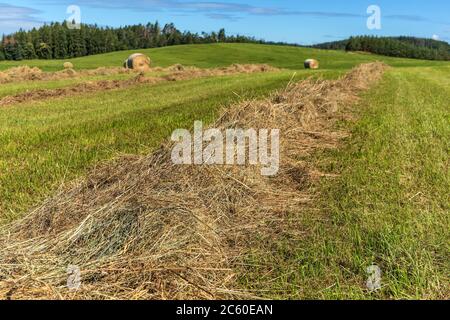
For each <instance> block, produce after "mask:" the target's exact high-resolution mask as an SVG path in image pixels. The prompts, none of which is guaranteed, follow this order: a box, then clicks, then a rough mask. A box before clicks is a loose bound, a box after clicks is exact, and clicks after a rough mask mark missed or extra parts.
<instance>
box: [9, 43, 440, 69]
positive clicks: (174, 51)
mask: <svg viewBox="0 0 450 320" xmlns="http://www.w3.org/2000/svg"><path fill="white" fill-rule="evenodd" d="M134 52H142V53H145V54H147V55H148V56H149V57H150V58H151V59H152V61H153V65H154V66H161V67H167V66H169V65H173V64H176V63H181V64H183V65H186V66H196V67H200V68H212V67H220V66H228V65H230V64H233V63H241V64H245V63H267V64H270V65H272V66H274V67H278V68H286V69H291V70H299V69H302V70H303V69H304V67H303V63H304V61H305V60H306V59H308V58H316V59H318V60H319V61H320V64H321V69H327V70H348V69H349V68H351V67H354V66H355V65H357V64H359V63H364V62H372V61H383V62H385V63H387V64H389V65H392V66H397V67H400V66H420V65H423V66H425V65H430V64H432V65H442V62H438V61H436V62H425V61H417V60H411V59H396V58H391V57H384V56H377V55H371V56H368V55H364V54H358V53H356V54H353V53H351V54H349V53H346V52H341V51H329V50H328V51H327V50H319V49H312V48H301V47H291V46H276V45H262V44H239V43H219V44H204V45H180V46H171V47H164V48H154V49H142V50H128V51H117V52H111V53H106V54H99V55H93V56H88V57H81V58H74V59H67V60H22V61H0V70H4V69H7V68H11V67H15V66H20V65H28V66H30V67H38V68H41V69H42V70H44V71H57V70H61V69H62V64H63V62H64V61H70V62H72V63H73V64H74V66H75V69H94V68H98V67H121V66H122V64H123V61H124V60H125V59H126V58H127V57H128V56H129V55H130V54H132V53H134Z"/></svg>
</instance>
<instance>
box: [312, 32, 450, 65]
mask: <svg viewBox="0 0 450 320" xmlns="http://www.w3.org/2000/svg"><path fill="white" fill-rule="evenodd" d="M313 47H314V48H318V49H330V50H346V51H362V52H370V53H374V54H380V55H384V56H392V57H400V58H413V59H425V60H450V45H449V44H448V43H447V42H444V41H437V40H433V39H425V38H416V37H375V36H357V37H351V38H350V39H348V40H342V41H334V42H327V43H322V44H318V45H315V46H313Z"/></svg>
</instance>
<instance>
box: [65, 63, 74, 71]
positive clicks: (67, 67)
mask: <svg viewBox="0 0 450 320" xmlns="http://www.w3.org/2000/svg"><path fill="white" fill-rule="evenodd" d="M63 66H64V69H73V64H72V63H71V62H64V64H63Z"/></svg>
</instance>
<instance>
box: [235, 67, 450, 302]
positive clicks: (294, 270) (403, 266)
mask: <svg viewBox="0 0 450 320" xmlns="http://www.w3.org/2000/svg"><path fill="white" fill-rule="evenodd" d="M449 79H450V68H449V67H448V66H447V67H444V68H398V69H392V70H390V71H389V72H388V74H387V75H386V76H385V79H384V81H383V83H382V84H381V85H380V86H378V87H377V88H374V89H373V90H371V91H370V92H367V93H366V94H364V96H363V100H362V101H361V103H360V104H359V106H358V110H357V111H356V114H357V115H358V117H359V121H358V122H357V123H356V124H355V123H354V122H348V123H342V124H341V125H342V128H346V129H348V130H351V132H352V136H351V138H349V139H347V140H346V141H345V147H343V148H341V149H338V150H337V151H333V152H326V153H320V154H317V155H315V157H316V160H315V161H316V163H317V164H318V165H319V166H320V167H321V168H322V170H323V171H325V172H327V173H330V174H334V175H338V177H337V178H334V179H328V180H325V181H323V182H322V185H321V186H320V187H319V190H320V192H321V197H320V202H319V204H318V205H317V207H315V208H314V210H311V211H309V212H306V213H304V214H302V217H303V218H302V219H301V221H300V222H299V225H300V226H301V231H302V232H303V233H304V234H305V236H304V238H303V239H302V240H301V241H299V242H293V241H292V240H291V239H286V240H285V241H282V242H280V243H275V244H273V248H276V249H275V250H273V251H272V252H273V254H267V252H268V250H267V248H266V249H265V250H264V253H263V254H262V255H261V256H259V257H256V258H255V257H252V260H251V261H252V263H253V264H255V265H258V267H257V268H254V269H250V270H245V274H246V277H243V279H242V281H243V283H245V285H246V286H247V287H249V288H251V289H252V290H256V292H258V290H261V292H262V293H261V294H262V295H263V296H265V294H264V292H270V294H268V295H267V296H270V297H272V298H273V297H276V298H281V299H284V298H293V299H298V298H301V299H304V298H314V299H317V298H322V299H380V298H382V299H392V298H394V299H448V297H449V295H450V291H449V286H448V283H449V278H448V275H449V272H450V265H449V259H448V258H449V252H450V250H449V249H450V247H449V244H450V234H449V226H450V215H449V212H450V195H449V190H450V174H449V154H450V109H449V105H448V102H449V101H450V87H449V86H448V80H449ZM269 252H270V251H269ZM255 260H256V261H255ZM371 265H377V266H378V267H380V269H381V272H382V289H381V290H380V291H378V292H375V293H369V292H368V291H367V290H366V288H365V287H364V286H363V284H364V283H365V281H366V279H367V277H368V274H367V272H366V269H367V267H368V266H371ZM273 266H276V267H275V268H274V267H273ZM261 274H264V275H267V276H263V277H261ZM274 293H275V294H274Z"/></svg>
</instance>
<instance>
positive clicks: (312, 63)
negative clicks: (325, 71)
mask: <svg viewBox="0 0 450 320" xmlns="http://www.w3.org/2000/svg"><path fill="white" fill-rule="evenodd" d="M305 69H319V61H317V60H316V59H307V60H305Z"/></svg>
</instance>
